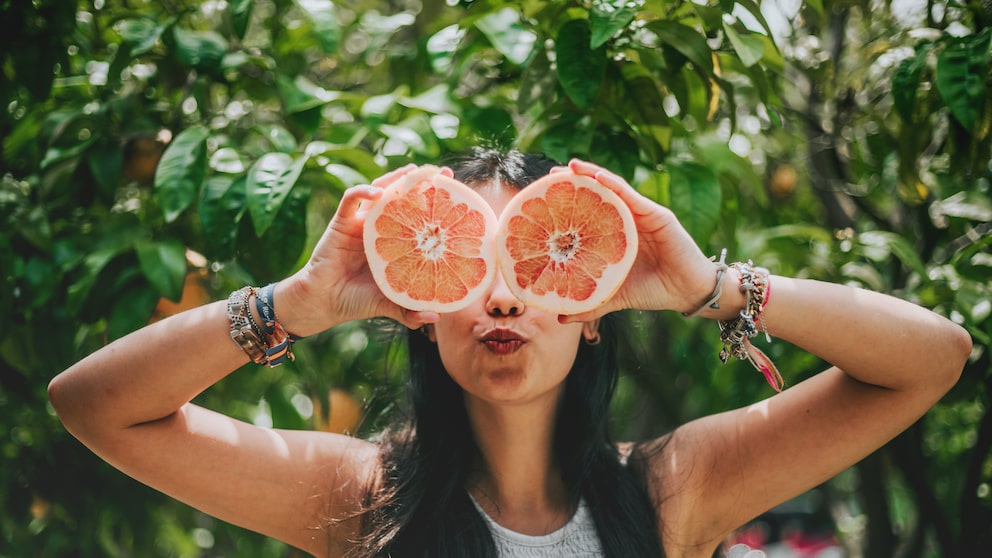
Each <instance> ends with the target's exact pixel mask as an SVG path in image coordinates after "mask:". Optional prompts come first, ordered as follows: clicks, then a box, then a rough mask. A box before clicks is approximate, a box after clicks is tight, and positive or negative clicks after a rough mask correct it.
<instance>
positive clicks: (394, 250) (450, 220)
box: [363, 165, 497, 312]
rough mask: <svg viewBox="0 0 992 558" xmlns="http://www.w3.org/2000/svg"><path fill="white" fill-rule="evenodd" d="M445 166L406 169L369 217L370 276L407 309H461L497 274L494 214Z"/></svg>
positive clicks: (366, 230)
mask: <svg viewBox="0 0 992 558" xmlns="http://www.w3.org/2000/svg"><path fill="white" fill-rule="evenodd" d="M440 172H441V169H439V168H438V167H434V166H430V165H425V166H422V167H420V168H418V169H415V170H413V171H411V172H410V173H408V174H406V175H404V176H403V177H401V178H400V179H398V180H397V181H396V182H395V183H393V184H391V185H390V186H389V187H387V188H386V190H385V192H384V193H383V195H382V197H381V198H379V199H378V200H376V202H375V203H374V204H373V205H372V206H371V207H370V208H369V210H368V212H367V213H366V216H365V223H364V230H363V242H364V245H365V257H366V259H367V260H368V264H369V269H370V270H371V272H372V277H373V279H374V280H375V282H376V284H377V285H378V286H379V289H380V290H381V291H382V293H383V294H384V295H385V296H386V298H388V299H389V300H391V301H393V302H395V303H396V304H397V305H399V306H401V307H403V308H406V309H408V310H414V311H433V312H454V311H456V310H460V309H462V308H465V307H466V306H468V305H469V304H471V303H472V302H473V301H474V300H475V299H476V298H478V297H479V296H481V295H482V294H483V293H485V292H486V290H487V289H488V288H489V286H490V285H491V284H492V282H493V280H494V279H495V276H496V267H497V266H496V255H495V252H494V251H493V250H492V248H491V243H492V237H493V235H494V233H495V231H496V227H497V220H496V214H495V213H493V210H492V208H491V207H490V206H489V204H488V203H487V202H486V200H485V199H484V198H483V197H482V196H481V195H479V194H478V193H477V192H476V191H474V190H472V189H471V188H469V187H468V186H465V185H464V184H462V183H461V182H459V181H457V180H455V179H453V178H450V177H448V176H445V175H443V174H440Z"/></svg>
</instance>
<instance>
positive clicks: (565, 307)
mask: <svg viewBox="0 0 992 558" xmlns="http://www.w3.org/2000/svg"><path fill="white" fill-rule="evenodd" d="M496 237H497V238H498V239H499V240H498V242H497V243H496V252H497V260H498V262H499V268H500V272H501V273H502V274H503V278H504V279H505V280H506V285H507V287H508V288H509V289H510V290H511V291H512V292H513V294H514V295H516V297H517V298H519V299H520V300H521V301H522V302H523V303H524V304H527V305H530V306H533V307H535V308H539V309H541V310H545V311H547V312H551V313H555V314H579V313H582V312H587V311H589V310H593V309H594V308H596V307H597V306H600V305H601V304H603V303H604V302H606V301H607V300H608V299H609V298H610V297H611V296H613V293H615V292H616V290H617V289H618V288H619V287H620V285H621V284H622V283H623V281H624V279H625V278H626V277H627V273H628V272H629V271H630V268H631V266H632V265H633V264H634V259H635V257H636V256H637V229H636V228H635V226H634V217H633V215H632V214H631V213H630V209H629V208H628V207H627V204H625V203H624V202H623V200H621V199H620V196H618V195H616V194H615V193H614V192H613V191H612V190H610V189H609V188H607V187H605V186H603V185H602V184H600V183H599V182H597V181H596V180H595V179H593V178H590V177H588V176H582V175H577V174H573V173H570V172H561V173H552V174H549V175H547V176H545V177H542V178H540V179H538V180H537V181H535V182H533V183H532V184H531V185H529V186H527V187H526V188H524V189H523V190H521V191H520V193H518V194H517V195H516V196H514V197H513V199H512V200H511V201H510V203H509V204H507V206H506V207H505V208H504V209H503V213H502V215H500V218H499V228H498V232H497V233H496Z"/></svg>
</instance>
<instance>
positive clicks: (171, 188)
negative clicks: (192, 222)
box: [155, 125, 210, 223]
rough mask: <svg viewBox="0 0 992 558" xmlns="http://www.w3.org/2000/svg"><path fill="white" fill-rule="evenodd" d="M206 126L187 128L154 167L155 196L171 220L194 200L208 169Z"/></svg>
mask: <svg viewBox="0 0 992 558" xmlns="http://www.w3.org/2000/svg"><path fill="white" fill-rule="evenodd" d="M209 134H210V131H209V130H208V129H207V128H206V127H205V126H199V125H197V126H192V127H190V128H186V129H185V130H183V131H182V132H179V135H177V136H176V137H175V139H173V140H172V142H171V143H170V144H169V146H168V147H166V148H165V152H164V153H162V159H161V160H160V161H159V163H158V168H157V169H156V170H155V196H156V197H157V198H158V201H159V204H160V205H161V206H162V211H163V213H164V215H165V221H166V222H167V223H171V222H173V221H175V220H176V218H177V217H179V215H180V214H182V212H183V211H185V210H186V208H188V207H189V206H190V205H191V204H192V203H193V202H194V201H196V197H197V193H198V192H199V189H200V185H201V184H202V183H203V178H204V176H206V173H207V149H206V139H207V136H208V135H209Z"/></svg>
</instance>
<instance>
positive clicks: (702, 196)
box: [667, 161, 723, 246]
mask: <svg viewBox="0 0 992 558" xmlns="http://www.w3.org/2000/svg"><path fill="white" fill-rule="evenodd" d="M667 167H668V173H669V175H670V177H671V178H670V180H671V182H670V183H669V191H670V193H671V202H672V203H671V206H670V207H671V210H672V211H673V212H674V213H675V215H676V216H677V217H678V218H679V221H680V222H681V223H682V225H683V226H684V227H685V228H686V230H687V231H689V234H690V235H692V238H693V239H695V240H696V243H697V244H699V245H700V246H708V245H709V236H710V235H711V234H712V233H713V231H714V230H715V229H716V225H717V221H718V220H719V218H720V204H721V203H722V197H723V194H722V192H721V190H720V181H719V180H717V177H716V175H715V174H714V173H713V171H712V170H711V169H710V168H709V167H706V166H703V165H701V164H699V163H696V162H693V161H672V162H671V163H669V164H668V165H667Z"/></svg>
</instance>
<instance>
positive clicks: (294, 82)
mask: <svg viewBox="0 0 992 558" xmlns="http://www.w3.org/2000/svg"><path fill="white" fill-rule="evenodd" d="M276 86H277V87H278V88H279V96H280V97H282V101H283V104H284V105H285V106H286V112H288V113H290V114H295V113H298V112H303V111H305V110H310V109H312V108H315V107H319V106H323V105H325V104H327V103H328V102H330V101H333V100H335V99H337V98H338V97H339V95H338V94H337V93H335V92H333V91H328V90H326V89H324V88H323V87H320V86H318V85H316V84H315V83H313V82H312V81H310V80H308V79H307V78H306V77H305V76H302V75H300V76H296V77H295V78H293V79H290V78H289V77H287V76H283V75H280V76H277V77H276Z"/></svg>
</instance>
